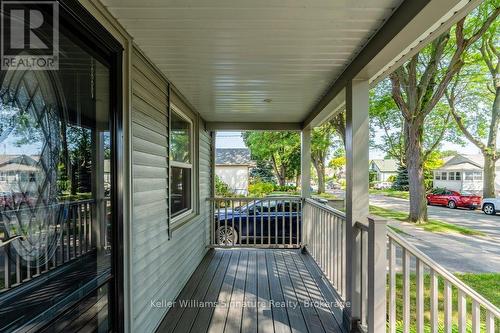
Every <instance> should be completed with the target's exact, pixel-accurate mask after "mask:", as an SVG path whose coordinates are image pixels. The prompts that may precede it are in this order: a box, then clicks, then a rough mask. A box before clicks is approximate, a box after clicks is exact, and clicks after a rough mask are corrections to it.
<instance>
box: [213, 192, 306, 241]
mask: <svg viewBox="0 0 500 333" xmlns="http://www.w3.org/2000/svg"><path fill="white" fill-rule="evenodd" d="M210 201H211V204H212V212H213V214H211V215H212V217H211V223H210V225H211V228H210V246H213V247H259V248H299V247H300V246H301V238H302V222H301V221H302V217H301V215H302V213H301V211H302V199H301V198H300V197H281V196H279V197H278V196H276V197H274V196H270V197H265V198H246V197H245V198H243V197H242V198H212V199H210Z"/></svg>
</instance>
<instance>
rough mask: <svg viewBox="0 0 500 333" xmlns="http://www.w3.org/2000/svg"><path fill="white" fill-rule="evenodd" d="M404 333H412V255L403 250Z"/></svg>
mask: <svg viewBox="0 0 500 333" xmlns="http://www.w3.org/2000/svg"><path fill="white" fill-rule="evenodd" d="M403 332H404V333H409V332H410V253H409V252H408V251H407V250H406V248H403Z"/></svg>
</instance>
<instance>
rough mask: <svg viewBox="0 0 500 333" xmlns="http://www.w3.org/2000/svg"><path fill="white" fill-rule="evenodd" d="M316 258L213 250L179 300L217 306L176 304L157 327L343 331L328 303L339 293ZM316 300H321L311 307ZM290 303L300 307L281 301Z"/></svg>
mask: <svg viewBox="0 0 500 333" xmlns="http://www.w3.org/2000/svg"><path fill="white" fill-rule="evenodd" d="M310 260H312V258H310V257H309V255H307V254H301V253H300V251H299V250H276V249H232V250H231V249H215V250H211V251H209V253H208V254H207V255H206V257H205V258H204V259H203V261H202V262H201V263H200V265H199V266H198V268H197V269H196V271H195V272H194V273H193V275H192V277H191V278H190V280H189V281H188V283H187V284H186V286H185V288H183V290H182V291H181V293H180V294H179V297H178V299H177V302H176V304H177V305H179V304H180V301H181V300H184V301H189V300H195V301H204V302H214V303H215V302H216V306H207V307H189V306H188V307H182V306H176V307H172V308H171V309H170V310H169V312H168V313H167V315H166V316H165V318H164V320H163V322H162V323H161V325H160V327H159V329H158V330H157V332H160V333H163V332H166V333H171V332H172V333H181V332H192V333H206V332H210V333H219V332H220V333H223V332H226V333H238V332H245V333H246V332H249V333H268V332H269V333H302V332H304V333H316V332H331V333H337V332H339V333H340V332H343V330H342V329H341V328H340V327H339V326H338V323H337V321H338V318H337V319H336V317H335V316H334V310H333V309H332V308H331V307H330V306H328V305H325V304H328V303H331V302H334V301H336V300H337V299H336V298H335V296H336V295H334V294H333V293H332V292H331V290H330V289H329V287H328V285H327V282H325V281H324V279H323V278H322V275H321V273H320V272H319V271H318V269H317V267H316V266H314V262H311V261H310ZM313 301H314V302H317V303H318V304H319V305H318V306H310V304H311V302H313ZM284 303H285V304H288V305H291V304H295V305H297V306H296V307H293V306H287V307H281V306H279V305H280V304H284ZM306 303H308V304H309V305H306Z"/></svg>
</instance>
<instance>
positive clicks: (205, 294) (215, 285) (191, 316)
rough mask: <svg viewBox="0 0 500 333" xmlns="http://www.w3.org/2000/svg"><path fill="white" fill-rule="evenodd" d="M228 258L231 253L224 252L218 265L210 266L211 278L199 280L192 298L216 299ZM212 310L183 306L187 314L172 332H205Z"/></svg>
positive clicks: (213, 300) (201, 299)
mask: <svg viewBox="0 0 500 333" xmlns="http://www.w3.org/2000/svg"><path fill="white" fill-rule="evenodd" d="M230 259H231V253H230V252H224V253H223V255H222V258H221V261H220V262H219V265H217V266H216V267H213V266H212V267H210V273H212V272H213V274H212V278H211V279H207V280H205V279H204V280H202V281H200V283H199V287H198V289H197V291H196V293H195V297H193V300H196V301H208V302H215V301H217V298H218V297H219V292H220V288H221V287H222V282H223V281H224V275H225V274H226V270H227V267H228V265H229V260H230ZM212 312H213V308H212V307H205V308H199V307H187V308H185V309H184V314H186V313H188V315H186V316H184V314H183V316H182V317H181V319H180V320H179V324H178V326H177V327H176V328H175V330H174V332H176V333H181V332H189V331H194V332H206V330H207V329H208V325H209V324H210V319H211V318H212Z"/></svg>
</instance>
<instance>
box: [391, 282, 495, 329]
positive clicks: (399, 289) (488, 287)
mask: <svg viewBox="0 0 500 333" xmlns="http://www.w3.org/2000/svg"><path fill="white" fill-rule="evenodd" d="M455 275H456V276H457V277H458V278H459V279H461V280H462V281H463V282H465V284H467V285H469V286H470V287H471V288H472V289H474V290H476V291H477V292H478V293H479V294H481V295H482V296H483V297H484V298H486V299H487V300H489V301H490V302H491V303H492V304H494V305H495V306H500V274H498V273H482V274H472V273H467V274H455ZM438 289H439V295H438V309H439V319H438V324H439V326H440V327H439V332H442V331H444V327H443V322H444V320H443V319H444V295H443V290H444V281H443V279H442V278H438ZM388 292H389V290H388ZM457 294H458V292H457V290H456V289H455V288H453V289H452V304H453V305H452V308H453V323H454V325H453V326H454V327H453V332H458V326H457V311H458V302H457V300H458V295H457ZM387 296H388V297H389V294H388V295H387ZM402 299H403V276H402V274H396V319H397V331H398V332H402V329H403V323H402V312H403V302H402ZM424 299H425V300H424V325H425V329H424V331H425V332H430V275H429V274H425V275H424ZM467 308H468V310H469V311H468V312H469V314H468V320H467V322H468V327H467V332H471V331H472V329H471V327H470V325H471V320H472V315H471V312H470V309H471V308H472V303H471V300H470V299H468V300H467ZM481 316H482V319H483V323H484V311H482V312H481ZM415 322H416V276H415V274H411V275H410V323H411V324H410V325H411V328H410V332H416V326H415ZM496 324H497V325H500V321H498V320H497V323H496ZM497 327H498V326H497ZM481 331H483V330H481Z"/></svg>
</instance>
